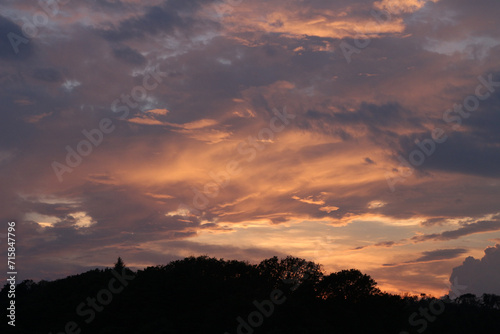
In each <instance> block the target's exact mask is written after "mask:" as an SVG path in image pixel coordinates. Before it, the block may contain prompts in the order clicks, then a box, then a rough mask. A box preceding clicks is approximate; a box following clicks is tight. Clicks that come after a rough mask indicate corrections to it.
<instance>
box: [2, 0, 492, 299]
mask: <svg viewBox="0 0 500 334" xmlns="http://www.w3.org/2000/svg"><path fill="white" fill-rule="evenodd" d="M47 3H49V4H47ZM499 17H500V3H499V2H498V0H476V1H470V0H427V1H426V0H382V1H373V0H219V1H215V0H162V1H160V0H150V1H138V0H121V1H120V0H85V1H76V0H75V1H69V0H64V1H62V0H61V1H58V2H57V1H56V2H50V1H49V2H44V1H42V2H41V3H38V2H36V1H27V0H21V1H19V0H16V1H14V0H5V1H1V2H0V101H1V104H0V111H1V113H0V115H1V121H0V138H1V139H0V179H1V188H0V203H1V210H0V221H2V224H1V226H3V227H2V229H3V230H0V237H3V238H0V243H1V244H2V246H1V247H2V252H4V251H6V245H5V233H6V232H7V224H6V222H8V221H11V220H14V221H16V222H17V227H18V229H17V234H16V239H17V246H18V250H17V253H18V254H17V266H18V272H19V278H21V279H26V278H31V279H34V280H40V279H48V280H52V279H57V278H62V277H65V276H67V275H70V274H76V273H79V272H82V271H85V270H88V269H91V268H95V267H105V266H111V265H112V264H113V262H114V261H115V260H116V258H117V257H118V256H121V257H122V258H123V259H124V261H125V263H126V264H127V265H128V266H130V267H132V268H134V269H142V268H144V267H146V266H150V265H157V264H166V263H168V262H170V261H172V260H175V259H180V258H183V257H186V256H190V255H196V256H197V255H209V256H214V257H217V258H224V259H238V260H247V261H249V262H251V263H258V262H260V261H261V260H263V259H265V258H269V257H272V256H274V255H277V256H279V257H284V256H286V255H287V254H291V255H294V256H297V257H302V258H305V259H308V260H312V261H315V262H318V263H321V264H323V265H324V269H325V271H326V272H333V271H339V270H342V269H348V268H357V269H359V270H361V271H362V272H364V273H367V274H369V275H371V276H372V277H373V278H374V279H375V280H376V281H377V282H378V283H379V287H380V288H381V289H382V290H386V291H390V292H395V293H403V292H410V293H431V294H433V295H443V294H444V293H447V292H448V290H449V288H450V276H452V273H453V276H452V281H453V280H455V284H459V285H461V286H462V289H463V291H470V292H475V293H478V294H479V293H482V292H492V293H493V292H494V293H498V294H500V287H499V286H498V282H499V281H500V27H499V25H498V18H499ZM485 252H486V253H485ZM469 257H472V258H469ZM466 258H468V259H467V260H466ZM473 258H474V259H473ZM464 261H465V262H464ZM4 262H5V261H2V266H1V267H0V268H1V270H2V271H3V272H5V271H6V266H5V263H4ZM459 266H460V267H459ZM457 267H459V268H457ZM454 268H457V269H455V270H454ZM2 281H3V282H4V281H5V280H4V278H3V276H2V277H1V279H0V282H2ZM481 289H483V290H481ZM495 289H496V290H495Z"/></svg>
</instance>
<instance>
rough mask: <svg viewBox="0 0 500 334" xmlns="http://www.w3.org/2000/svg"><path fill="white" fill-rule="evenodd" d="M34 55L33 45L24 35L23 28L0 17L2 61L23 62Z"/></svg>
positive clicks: (0, 56) (0, 55)
mask: <svg viewBox="0 0 500 334" xmlns="http://www.w3.org/2000/svg"><path fill="white" fill-rule="evenodd" d="M33 53H34V48H33V43H32V41H31V39H30V38H27V37H26V36H25V35H24V34H23V31H22V29H21V27H20V26H19V25H17V24H16V23H14V22H12V21H11V20H9V19H8V18H6V17H3V16H0V59H3V60H9V61H22V60H26V59H27V58H28V57H30V56H31V55H32V54H33Z"/></svg>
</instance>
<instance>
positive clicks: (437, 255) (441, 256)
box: [384, 248, 467, 267]
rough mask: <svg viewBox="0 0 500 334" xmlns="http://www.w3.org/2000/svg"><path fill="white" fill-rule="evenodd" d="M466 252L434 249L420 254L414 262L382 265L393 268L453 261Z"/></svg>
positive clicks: (461, 249)
mask: <svg viewBox="0 0 500 334" xmlns="http://www.w3.org/2000/svg"><path fill="white" fill-rule="evenodd" d="M466 252H467V249H464V248H453V249H436V250H433V251H427V252H422V256H420V257H419V258H416V259H415V260H410V261H405V262H401V263H392V264H384V267H394V266H400V265H408V264H417V263H428V262H435V261H444V260H450V259H454V258H456V257H458V256H460V255H462V254H464V253H466Z"/></svg>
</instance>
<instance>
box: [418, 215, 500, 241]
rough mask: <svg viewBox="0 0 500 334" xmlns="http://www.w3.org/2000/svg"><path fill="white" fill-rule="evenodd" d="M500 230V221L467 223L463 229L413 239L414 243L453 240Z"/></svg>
mask: <svg viewBox="0 0 500 334" xmlns="http://www.w3.org/2000/svg"><path fill="white" fill-rule="evenodd" d="M499 230H500V220H490V221H478V222H475V223H465V224H463V225H462V227H460V228H458V229H456V230H452V231H445V232H441V233H433V234H424V235H417V236H414V237H412V238H411V240H412V241H414V242H423V241H429V240H433V241H437V240H453V239H458V238H461V237H464V236H467V235H471V234H476V233H488V232H494V231H499Z"/></svg>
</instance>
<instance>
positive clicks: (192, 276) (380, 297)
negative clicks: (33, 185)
mask: <svg viewBox="0 0 500 334" xmlns="http://www.w3.org/2000/svg"><path fill="white" fill-rule="evenodd" d="M376 285H377V283H376V282H375V281H374V280H373V279H372V278H371V277H370V276H368V275H365V274H363V273H361V272H360V271H358V270H356V269H350V270H342V271H340V272H336V273H331V274H328V275H326V274H324V273H323V271H322V269H321V266H320V265H319V264H316V263H314V262H310V261H307V260H304V259H300V258H296V257H292V256H288V257H286V258H283V259H278V258H277V257H273V258H270V259H266V260H264V261H262V262H261V263H260V264H258V265H252V264H249V263H247V262H242V261H234V260H230V261H227V260H223V259H216V258H210V257H207V256H202V257H188V258H186V259H183V260H178V261H173V262H170V263H169V264H167V265H158V266H154V267H148V268H145V269H144V270H138V271H136V272H135V271H132V270H130V269H128V268H127V267H126V266H125V264H124V263H123V261H122V260H121V259H120V258H119V259H118V261H117V262H116V264H115V266H114V268H108V269H94V270H90V271H87V272H85V273H82V274H78V275H74V276H69V277H66V278H64V279H59V280H55V281H40V282H38V283H36V282H33V281H32V280H25V281H23V282H22V283H20V284H18V285H17V287H16V326H15V327H12V326H9V325H7V321H8V318H7V319H6V318H5V317H4V319H3V320H2V324H1V327H0V328H1V332H2V333H22V334H31V333H44V334H47V333H52V334H60V333H68V334H69V333H71V334H79V333H92V334H105V333H144V334H146V333H147V334H160V333H182V334H184V333H188V334H190V333H200V334H201V333H203V334H206V333H218V334H236V333H244V334H249V333H269V334H271V333H272V334H281V333H287V334H290V333H296V334H299V333H300V334H306V333H328V334H331V333H346V334H351V333H397V334H399V333H406V332H407V333H424V332H425V333H440V334H442V333H498V332H499V329H500V296H496V295H483V296H481V297H476V296H474V295H470V294H468V295H463V296H460V297H458V298H455V299H453V300H452V299H450V298H449V297H448V298H442V299H436V298H433V297H427V296H425V295H422V296H420V297H417V296H410V295H406V296H400V295H394V294H389V293H385V292H382V291H380V290H379V289H378V288H377V287H376ZM8 290H9V286H8V285H5V286H4V288H3V289H2V291H0V301H1V307H2V309H3V310H5V309H6V308H7V307H8V306H9V305H8V302H9V299H8V297H7V293H8Z"/></svg>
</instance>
